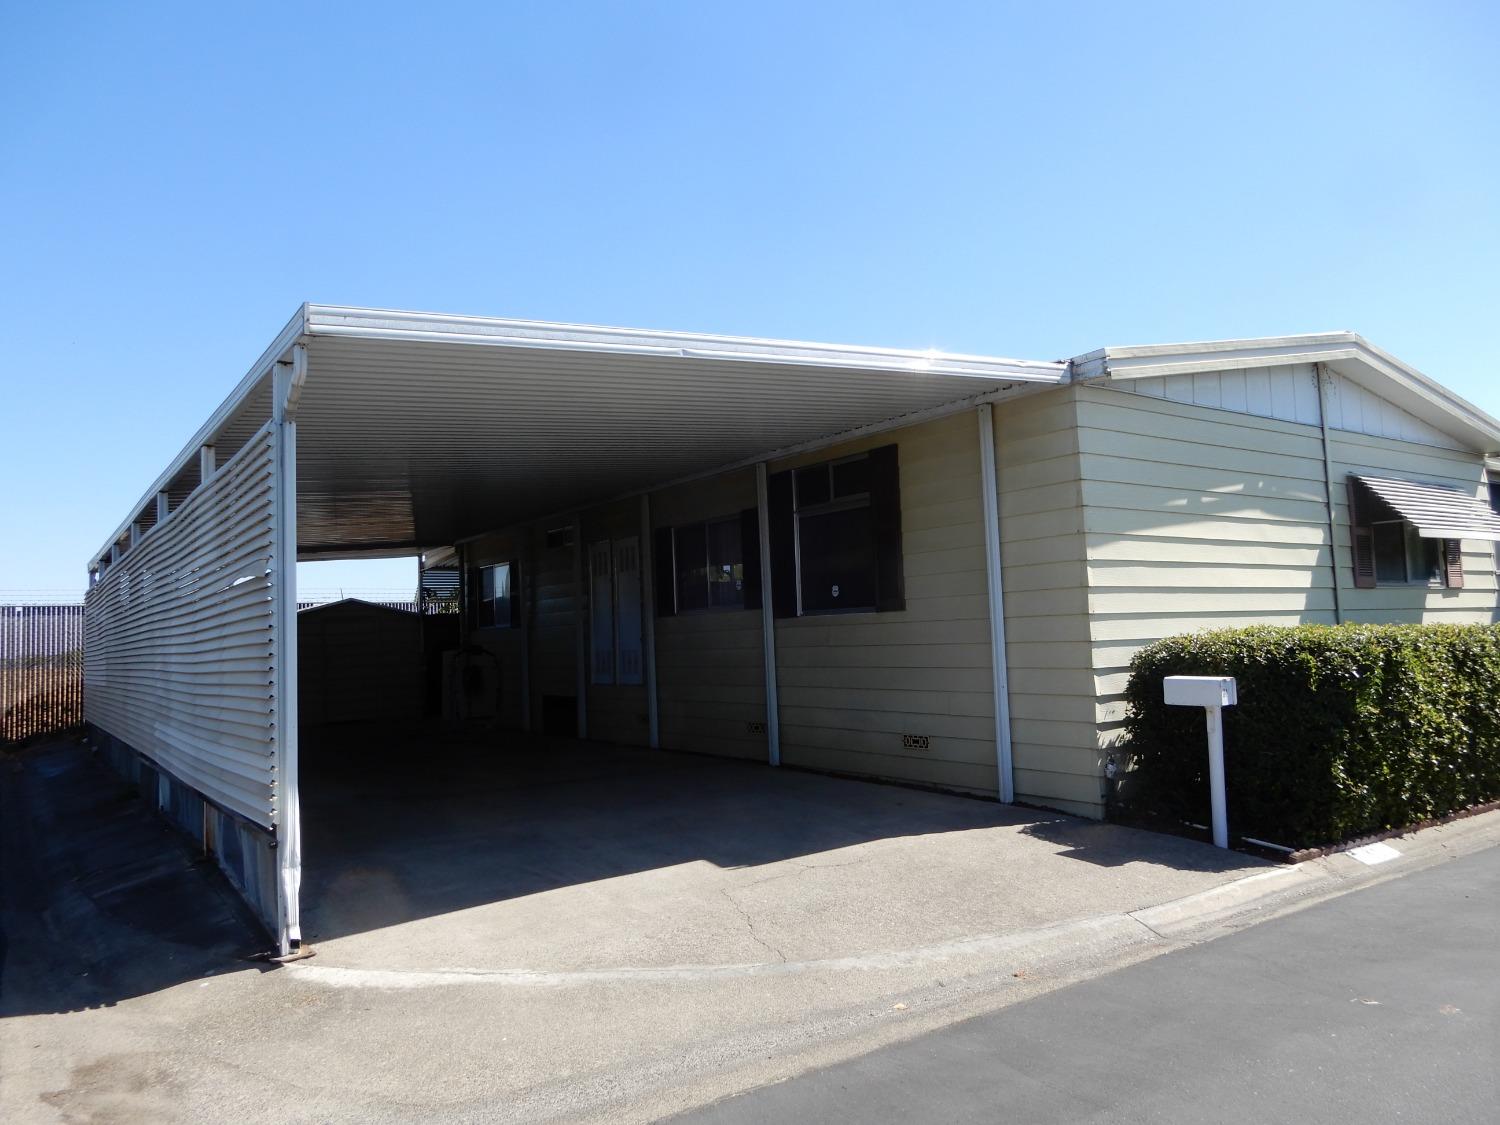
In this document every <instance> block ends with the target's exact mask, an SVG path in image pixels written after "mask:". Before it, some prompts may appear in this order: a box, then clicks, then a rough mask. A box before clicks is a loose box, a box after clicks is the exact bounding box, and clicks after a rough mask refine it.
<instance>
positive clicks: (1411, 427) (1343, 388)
mask: <svg viewBox="0 0 1500 1125" xmlns="http://www.w3.org/2000/svg"><path fill="white" fill-rule="evenodd" d="M1328 425H1329V427H1330V428H1331V429H1335V430H1348V431H1350V432H1352V433H1358V434H1366V435H1368V436H1369V437H1383V438H1393V439H1395V440H1397V441H1404V442H1411V443H1413V444H1416V445H1435V446H1439V447H1441V448H1445V449H1453V450H1462V448H1463V445H1462V443H1460V442H1459V441H1458V440H1457V439H1456V438H1452V437H1449V436H1448V435H1447V434H1445V433H1443V431H1442V430H1439V429H1437V428H1436V427H1435V426H1431V425H1428V424H1427V423H1426V422H1424V421H1422V419H1420V418H1418V417H1417V416H1416V415H1414V414H1408V413H1407V412H1406V411H1405V410H1402V409H1401V408H1400V407H1399V406H1397V405H1395V404H1394V403H1391V402H1387V401H1386V400H1385V399H1383V398H1381V397H1380V396H1379V395H1377V394H1375V393H1373V392H1371V391H1367V390H1365V388H1364V387H1361V386H1360V385H1359V384H1358V383H1355V382H1353V381H1351V380H1349V379H1346V378H1344V377H1343V376H1342V375H1338V374H1330V376H1329V380H1328Z"/></svg>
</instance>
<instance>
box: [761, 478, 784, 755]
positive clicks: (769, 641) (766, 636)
mask: <svg viewBox="0 0 1500 1125" xmlns="http://www.w3.org/2000/svg"><path fill="white" fill-rule="evenodd" d="M755 508H756V515H757V516H758V517H759V518H758V520H757V523H758V524H759V530H760V637H761V651H762V653H763V654H764V657H765V664H766V761H768V762H769V763H770V764H771V765H773V766H779V765H781V704H780V702H779V701H778V699H777V696H776V609H775V606H774V605H773V604H772V603H773V601H774V598H775V590H774V589H773V588H772V585H771V582H772V578H771V504H770V500H769V498H768V495H767V492H766V463H765V462H764V461H757V462H756V463H755Z"/></svg>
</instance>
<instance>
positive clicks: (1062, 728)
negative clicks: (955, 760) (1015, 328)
mask: <svg viewBox="0 0 1500 1125" xmlns="http://www.w3.org/2000/svg"><path fill="white" fill-rule="evenodd" d="M1076 414H1077V401H1076V395H1075V393H1074V391H1073V390H1072V389H1071V388H1064V389H1062V390H1058V391H1051V392H1047V393H1044V394H1038V395H1032V396H1028V397H1026V398H1022V399H1018V400H1016V401H1014V402H1008V403H1002V404H1000V405H999V406H998V407H996V410H995V441H996V484H997V487H998V490H999V507H1000V560H1001V565H1002V567H1003V575H1002V577H1003V585H1004V589H1005V640H1006V664H1007V667H1008V673H1009V685H1010V709H1011V755H1012V760H1013V766H1014V770H1015V780H1016V796H1017V797H1018V798H1019V799H1020V800H1023V801H1030V802H1033V803H1036V804H1041V805H1047V806H1049V807H1052V808H1060V809H1064V810H1066V811H1068V812H1073V813H1078V814H1080V815H1083V816H1093V817H1097V816H1099V815H1101V813H1102V806H1101V804H1100V801H1099V780H1098V777H1099V768H1098V757H1099V756H1098V753H1097V751H1096V749H1095V737H1094V715H1093V704H1094V695H1093V684H1092V680H1091V677H1090V648H1089V643H1088V641H1089V632H1088V619H1087V612H1088V605H1087V591H1086V590H1085V587H1084V537H1083V514H1082V508H1081V501H1080V481H1079V472H1078V436H1077V430H1076V428H1075V419H1076Z"/></svg>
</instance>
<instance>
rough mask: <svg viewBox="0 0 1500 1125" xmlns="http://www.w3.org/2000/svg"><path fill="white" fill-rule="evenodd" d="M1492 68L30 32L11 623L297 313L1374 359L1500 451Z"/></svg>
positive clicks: (1393, 22) (1032, 11) (1227, 11)
mask: <svg viewBox="0 0 1500 1125" xmlns="http://www.w3.org/2000/svg"><path fill="white" fill-rule="evenodd" d="M1497 47H1500V6H1497V5H1494V4H1492V3H1424V4H1421V5H1417V4H1410V3H1407V4H1384V3H1371V2H1368V0H1367V2H1362V3H1306V2H1305V0H1304V2H1303V3H1296V4H1281V3H1265V2H1262V3H1256V4H1254V5H1218V4H1214V5H1206V4H1184V5H1166V4H1149V3H1148V4H1131V5H1125V4H1097V5H1095V4H1050V5H1039V4H1034V3H1028V4H1017V5H1008V4H974V5H964V4H942V3H928V4H920V5H917V4H890V5H887V4H879V3H870V2H868V0H866V2H863V3H857V4H833V3H828V4H816V5H809V4H805V3H801V4H779V3H767V2H762V3H757V4H754V5H733V6H731V5H705V4H701V3H697V4H692V3H680V4H670V3H643V4H625V3H618V4H592V5H591V4H572V5H567V4H508V5H498V4H480V5H472V6H466V5H462V4H447V5H413V4H409V3H408V4H404V5H386V4H380V3H369V2H366V3H359V4H351V5H336V4H317V5H301V4H296V5H286V6H278V5H275V4H272V3H256V4H244V5H241V4H223V5H220V4H214V5H207V4H201V3H194V4H151V3H142V4H131V5H123V4H105V3H100V4H79V3H56V4H19V3H12V4H8V5H4V6H3V10H0V153H3V173H0V206H3V214H4V222H3V223H0V263H3V269H0V300H3V307H4V309H5V315H4V317H3V318H0V337H3V343H4V350H5V356H6V360H7V362H6V371H5V375H4V396H3V400H0V401H3V407H4V410H3V430H0V433H3V439H0V472H3V479H4V480H6V481H7V482H8V484H9V488H8V489H7V493H8V501H9V503H8V508H9V512H8V516H9V518H8V520H7V523H6V528H7V530H6V534H5V535H4V536H3V539H0V591H13V590H20V589H47V590H76V589H79V588H81V585H82V577H83V567H84V564H85V562H86V560H87V558H88V557H89V555H90V554H91V553H92V552H93V551H94V549H95V548H97V546H98V545H99V543H100V542H101V541H102V540H103V539H104V538H105V537H106V536H107V535H108V534H109V533H110V532H111V531H112V530H113V528H114V526H115V525H116V523H117V522H118V521H119V520H120V519H121V518H122V517H123V515H124V514H125V512H126V510H127V509H128V506H129V505H130V504H132V503H133V502H134V501H135V500H136V498H137V497H138V496H139V495H140V494H141V493H142V491H144V489H145V488H146V487H147V486H148V485H149V484H150V483H151V481H152V480H153V479H154V478H155V476H156V474H157V472H158V471H159V470H160V469H161V468H162V467H163V465H164V464H165V462H166V461H167V460H168V459H169V458H170V456H171V455H172V454H173V453H175V452H176V450H177V449H178V448H180V446H181V445H182V444H183V442H184V441H186V440H187V439H188V438H189V437H190V436H191V434H192V433H193V431H194V430H195V429H196V428H197V426H198V425H199V424H200V423H201V421H202V420H203V419H204V418H205V417H206V416H207V414H208V413H209V412H210V411H211V410H212V409H213V407H214V406H216V405H217V404H218V402H219V401H220V400H221V399H222V398H223V397H224V395H225V394H226V393H227V392H228V391H229V389H230V388H231V387H232V386H233V384H234V383H235V381H236V380H237V379H238V378H239V377H240V376H241V375H242V374H243V373H244V371H245V369H246V368H247V367H248V366H249V364H250V362H251V361H252V360H253V359H254V358H255V357H256V356H257V355H258V354H259V353H260V351H261V350H262V348H263V347H264V346H265V345H266V344H267V343H268V342H269V341H270V339H271V337H272V336H273V335H274V334H275V333H276V331H277V330H278V329H279V328H280V327H281V326H282V324H283V323H285V321H286V319H287V317H288V316H290V315H291V313H292V311H293V310H294V308H295V307H296V305H297V304H298V303H299V302H301V301H303V300H314V301H321V302H329V303H347V304H360V305H375V306H387V307H398V308H417V309H436V310H443V311H453V312H468V313H480V314H492V315H501V316H519V317H536V318H541V319H548V320H564V321H583V322H592V323H605V324H625V325H638V326H645V327H659V328H678V329H688V330H701V331H713V332H727V333H738V334H749V335H762V336H787V337H802V338H811V339H821V340H835V341H853V342H859V343H872V344H889V345H898V346H913V347H924V348H925V347H932V346H936V347H944V348H950V349H954V350H960V351H971V352H983V353H992V354H999V355H1010V356H1021V357H1026V358H1038V359H1052V358H1059V357H1064V356H1068V355H1072V354H1076V353H1079V352H1082V351H1087V350H1089V349H1092V348H1095V347H1098V346H1100V345H1103V344H1126V343H1146V342H1155V341H1174V340H1191V339H1211V338H1220V337H1229V336H1250V335H1268V334H1281V333H1290V332H1303V331H1317V330H1324V329H1330V328H1351V329H1354V330H1356V331H1359V332H1361V333H1363V334H1364V335H1365V336H1367V337H1368V338H1369V339H1371V340H1372V341H1374V342H1375V343H1376V344H1378V345H1380V346H1382V347H1384V348H1386V349H1388V350H1390V351H1393V352H1395V353H1396V354H1397V355H1399V356H1400V357H1402V358H1403V359H1405V360H1407V361H1408V362H1410V363H1413V364H1415V365H1416V366H1417V367H1419V368H1420V369H1422V370H1423V371H1425V372H1426V373H1427V374H1429V375H1431V376H1432V377H1434V378H1436V379H1438V380H1439V381H1441V382H1444V383H1446V384H1448V385H1449V386H1451V387H1453V388H1454V389H1456V390H1458V391H1459V392H1460V393H1462V394H1464V395H1466V396H1467V397H1469V398H1470V399H1472V400H1473V401H1475V402H1477V403H1478V404H1479V405H1480V406H1482V407H1484V408H1485V409H1487V410H1489V411H1490V412H1491V413H1494V414H1500V381H1497V379H1496V374H1495V370H1494V368H1495V361H1494V359H1493V358H1492V355H1493V350H1494V349H1493V345H1492V344H1491V341H1490V337H1491V336H1492V335H1493V333H1494V330H1495V329H1496V327H1497V326H1500V325H1497V321H1500V316H1497V310H1500V281H1497V272H1500V271H1497V264H1500V186H1497V185H1500V144H1497V143H1500V67H1497V66H1496V65H1495V61H1494V60H1495V53H1496V49H1497ZM404 577H405V569H404V568H403V569H402V570H401V571H400V572H399V573H393V572H392V571H391V568H389V567H387V568H384V569H383V570H380V569H377V571H376V572H375V573H367V572H361V571H355V570H349V569H343V570H339V571H336V572H335V573H333V574H318V575H311V576H308V577H307V578H306V579H305V582H306V583H307V584H308V585H313V586H318V587H319V588H324V587H348V588H368V587H370V586H382V585H387V584H389V583H390V582H391V581H404ZM0 596H3V594H0Z"/></svg>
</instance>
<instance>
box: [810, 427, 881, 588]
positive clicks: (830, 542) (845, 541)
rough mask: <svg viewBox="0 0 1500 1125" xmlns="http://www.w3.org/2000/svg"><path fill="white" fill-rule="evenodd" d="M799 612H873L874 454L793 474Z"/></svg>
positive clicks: (874, 563)
mask: <svg viewBox="0 0 1500 1125" xmlns="http://www.w3.org/2000/svg"><path fill="white" fill-rule="evenodd" d="M792 493H793V495H792V503H793V509H794V512H795V523H794V534H795V539H796V555H797V612H798V613H803V614H813V613H848V612H853V611H856V610H872V609H874V608H875V606H876V600H877V594H878V589H879V579H878V575H877V570H878V566H877V559H876V548H875V524H874V518H873V513H872V511H871V494H870V455H869V454H861V455H860V456H858V457H847V458H843V459H841V460H838V461H825V462H824V463H822V464H821V465H809V466H807V467H806V468H803V469H797V470H796V471H795V472H794V473H793V474H792Z"/></svg>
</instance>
